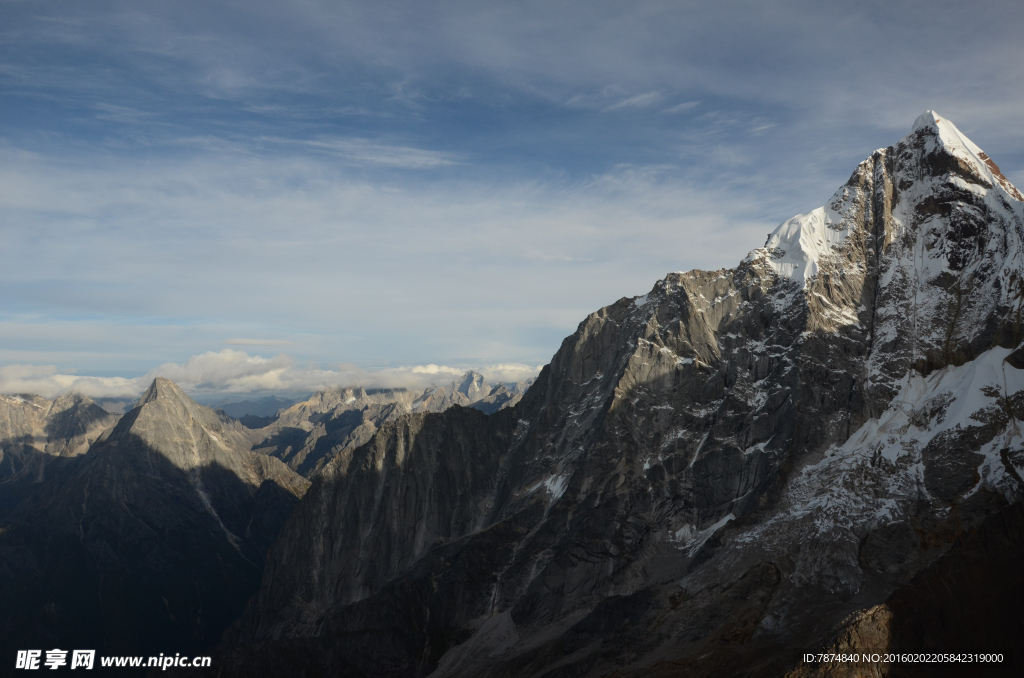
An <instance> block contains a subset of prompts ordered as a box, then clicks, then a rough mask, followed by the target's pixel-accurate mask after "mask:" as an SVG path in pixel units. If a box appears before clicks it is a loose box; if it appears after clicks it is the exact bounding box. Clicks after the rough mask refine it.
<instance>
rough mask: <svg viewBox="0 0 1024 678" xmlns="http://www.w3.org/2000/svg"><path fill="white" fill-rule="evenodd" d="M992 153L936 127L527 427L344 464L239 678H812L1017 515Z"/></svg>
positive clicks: (863, 173) (1006, 292) (557, 380)
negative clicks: (913, 591) (1005, 516)
mask: <svg viewBox="0 0 1024 678" xmlns="http://www.w3.org/2000/svg"><path fill="white" fill-rule="evenodd" d="M971 147H972V145H970V144H969V142H968V141H966V140H965V139H964V138H963V137H962V136H959V134H958V133H957V132H956V131H955V129H954V128H952V127H951V126H949V125H948V123H944V122H942V121H941V120H939V119H938V118H937V117H934V116H933V117H931V118H928V117H927V116H923V117H922V122H921V124H919V125H917V126H915V130H914V131H913V132H912V134H911V135H909V136H908V137H906V138H905V139H904V140H903V141H901V142H900V143H899V144H897V145H895V146H893V147H890V148H887V149H882V150H879V151H877V152H876V153H874V154H873V155H872V156H871V157H870V158H869V159H868V160H866V161H865V162H863V163H861V165H860V166H859V167H858V168H857V170H856V171H855V172H854V174H853V175H852V176H851V177H850V180H849V181H848V182H847V184H846V185H845V186H843V187H842V188H841V189H840V190H839V191H838V192H837V193H836V195H835V196H834V197H833V200H832V201H830V203H829V205H828V206H826V207H825V208H822V209H820V210H816V211H815V212H813V213H809V214H808V215H802V216H801V217H798V218H796V219H795V221H794V222H792V223H791V224H790V226H792V227H793V228H795V229H797V231H780V233H782V235H786V234H787V233H788V235H786V238H788V240H787V239H786V238H781V239H779V238H776V239H774V240H770V241H769V243H773V242H774V243H776V245H777V246H776V245H773V246H772V247H766V248H762V249H759V250H755V251H754V252H752V253H751V255H750V256H749V257H748V258H747V259H746V260H744V262H742V263H741V264H740V265H739V266H738V267H737V268H735V269H731V270H722V271H712V272H706V271H691V272H689V273H673V274H670V275H669V276H667V277H666V278H665V279H664V280H662V281H660V282H658V283H657V285H655V287H654V289H652V290H651V292H650V293H649V294H647V295H645V296H644V297H641V298H637V299H623V300H620V301H619V302H617V303H616V304H613V305H611V306H609V307H606V308H604V309H601V310H600V311H598V312H596V313H593V314H591V315H590V316H589V317H588V318H586V319H585V320H584V321H583V322H582V323H581V324H580V326H579V328H578V329H577V331H576V332H575V333H574V334H573V335H572V336H571V337H569V338H567V339H566V340H565V341H564V342H563V344H562V346H561V348H560V349H559V351H558V353H557V354H556V355H555V356H554V358H553V359H552V361H551V364H550V365H549V366H548V367H546V368H545V369H544V370H543V371H542V373H541V375H540V376H539V377H538V379H537V381H536V383H535V384H534V385H533V386H532V387H531V388H530V390H529V391H528V392H527V393H526V395H525V396H524V397H523V399H522V401H521V402H520V403H519V404H518V405H516V406H515V407H513V408H508V409H504V410H500V411H498V412H496V413H495V414H493V415H491V416H489V417H487V416H483V415H482V414H480V413H477V412H472V411H470V410H468V409H465V408H452V409H449V410H446V411H445V412H443V413H441V414H434V415H415V416H411V417H403V418H399V419H397V420H393V421H390V422H388V423H386V424H385V425H384V426H382V427H381V428H380V430H379V431H378V432H376V433H375V435H374V436H373V437H372V438H371V439H369V440H368V442H366V444H364V445H362V446H361V447H358V448H356V449H354V450H349V451H348V452H343V453H341V454H339V455H338V456H337V457H336V458H335V459H333V460H332V461H331V462H330V463H329V464H327V465H326V466H325V467H324V470H323V472H322V473H321V474H320V475H319V476H318V477H317V479H316V481H315V483H314V485H313V487H312V488H311V490H310V491H309V493H308V494H307V495H306V496H305V498H304V499H303V501H302V502H301V504H300V506H299V508H298V509H297V510H296V512H295V513H294V514H293V515H292V516H291V518H289V521H288V523H287V524H286V526H285V528H284V529H283V530H282V532H281V535H280V536H279V538H278V540H277V541H276V542H275V544H274V546H273V547H272V549H271V551H270V553H269V555H268V562H267V567H266V570H265V572H264V577H263V580H262V583H261V585H260V590H259V593H258V594H257V595H256V596H255V597H254V598H253V600H252V601H251V602H250V604H249V605H248V606H247V608H246V611H245V613H244V614H243V615H242V617H241V618H240V620H239V621H238V622H237V623H236V624H235V625H233V626H232V628H231V629H230V630H229V632H228V633H227V634H226V635H225V641H224V643H223V644H222V646H221V654H220V655H219V659H218V661H217V664H218V666H220V675H224V676H229V675H230V676H234V675H238V676H242V675H296V674H298V675H302V674H303V673H304V674H305V675H341V676H345V675H351V676H380V677H384V676H408V677H413V676H426V675H431V676H433V677H435V678H455V677H465V678H470V677H473V678H477V677H481V676H482V677H488V678H519V677H521V676H532V677H536V678H540V677H549V678H554V677H556V676H559V677H560V676H588V677H589V676H594V677H596V676H611V675H614V676H617V677H620V678H621V677H630V678H634V677H635V678H640V677H641V676H644V677H647V676H678V675H687V676H722V675H770V676H778V675H783V674H785V673H786V672H787V671H789V670H791V669H794V661H795V660H796V659H797V658H798V654H799V649H803V650H808V651H809V650H811V649H812V648H819V647H823V646H824V645H825V644H826V643H827V642H829V639H830V638H831V635H830V634H831V633H832V632H833V631H834V629H835V628H837V625H840V624H841V622H842V621H843V620H844V619H847V618H848V617H849V615H851V614H856V613H859V612H863V611H864V610H872V609H874V608H876V607H877V606H879V605H883V604H885V603H886V601H887V600H889V599H890V597H891V596H894V595H895V594H896V593H897V592H899V591H902V590H904V587H907V586H912V584H911V582H913V581H915V577H917V576H919V575H921V573H923V572H928V571H929V568H931V567H933V566H936V565H935V564H936V563H937V562H942V561H941V559H942V558H943V556H944V554H947V553H952V552H953V551H951V549H952V548H953V544H954V543H955V542H956V540H957V539H958V538H959V537H961V536H962V535H964V534H967V533H969V532H970V531H971V530H975V529H976V528H978V526H979V525H982V524H984V523H985V521H986V519H987V518H989V517H990V516H994V515H999V514H1000V512H1001V511H1004V510H1005V509H1006V507H1007V506H1016V505H1018V504H1019V501H1020V498H1021V496H1022V495H1024V483H1021V481H1020V471H1021V468H1020V467H1018V464H1020V461H1021V456H1020V455H1019V454H1018V453H1017V452H1016V451H1017V450H1019V449H1021V447H1022V446H1021V438H1020V436H1021V432H1020V428H1019V425H1018V419H1019V418H1020V417H1021V412H1022V407H1024V375H1022V372H1021V370H1019V369H1018V368H1017V367H1016V366H1015V365H1014V363H1015V358H1013V357H1012V356H1014V355H1015V353H1014V349H1015V348H1016V347H1017V346H1018V344H1019V342H1020V340H1021V339H1022V338H1024V324H1022V317H1021V299H1022V298H1024V295H1021V294H1020V290H1021V289H1024V268H1022V266H1024V258H1022V257H1021V253H1022V252H1024V206H1022V205H1021V203H1020V202H1019V201H1017V198H1015V197H1013V193H1012V192H1011V191H1010V189H1009V188H1007V186H1008V184H1005V185H1004V183H1003V182H1004V180H1000V179H998V178H994V176H993V175H992V174H991V172H990V171H989V170H988V169H986V167H988V165H987V164H985V163H984V162H983V160H982V159H980V156H978V155H977V153H976V152H975V151H972V150H970V149H971ZM965 182H966V183H965ZM967 184H970V185H969V186H968V185H967ZM1010 188H1012V187H1010ZM793 224H795V226H794V225H793ZM840 233H841V234H842V236H840V235H838V234H840ZM780 237H781V236H780ZM826 240H829V241H830V242H832V243H834V244H832V245H829V246H826V245H825V244H824V243H825V241H826ZM786 247H788V248H789V249H790V250H791V251H788V252H787V251H782V250H783V249H784V248H786ZM801 248H805V249H801ZM812 250H813V251H814V252H819V254H814V257H816V258H814V257H811V255H810V254H807V253H808V252H811V251H812ZM794 252H795V253H796V254H794ZM797 254H799V255H801V256H803V255H805V254H806V255H807V257H805V258H803V259H801V258H800V256H796V255H797ZM812 254H813V252H812ZM811 259H813V261H812V260H811ZM794 262H795V263H794ZM812 263H813V265H814V266H815V268H816V273H815V275H813V276H811V277H809V278H807V279H804V278H803V277H802V275H801V274H800V270H804V269H800V268H799V267H801V266H810V265H811V264H812ZM787 266H789V267H790V268H789V269H787V268H786V267H787ZM999 529H1006V530H1009V529H1010V527H1009V526H1004V527H1003V528H999ZM1008 534H1010V536H1011V537H1012V534H1013V533H1012V532H1010V533H1008ZM965 548H967V549H968V551H970V549H971V548H974V547H965ZM971 557H973V556H971ZM1016 558H1017V556H1014V555H1010V556H1009V560H1008V561H1007V562H1010V563H1013V562H1019V560H1015V559H1016ZM936 567H939V566H936ZM1022 569H1024V568H1022ZM942 577H945V578H944V579H941V581H942V582H946V583H950V584H951V585H956V584H955V581H954V580H955V579H956V578H955V577H954V576H953V575H952V574H949V575H942ZM937 585H938V584H937ZM906 590H910V589H906ZM922 590H926V589H922ZM907 595H909V594H907ZM922 595H923V594H922ZM948 604H949V605H955V604H956V603H955V596H953V597H952V598H949V599H948ZM901 614H902V613H901ZM883 617H884V618H885V619H889V620H895V621H894V622H893V623H896V624H899V623H900V619H902V618H903V617H901V616H900V614H896V613H895V612H892V613H890V612H887V613H886V614H885V615H882V614H881V613H880V612H879V613H878V614H875V613H871V614H866V613H865V614H862V615H861V617H860V618H863V619H867V620H869V621H870V623H871V624H876V625H877V624H881V623H882V621H881V620H882V618H883ZM973 618H974V617H971V619H973ZM867 623H868V622H865V624H867ZM885 623H888V622H885ZM964 623H969V622H968V621H965V622H964ZM864 628H865V629H867V626H865V627H864ZM906 628H907V630H906V631H905V633H907V634H910V633H912V632H914V633H917V632H918V631H913V629H915V628H917V627H915V626H914V625H913V624H910V626H907V627H906ZM950 628H953V627H952V626H951V627H950ZM901 633H904V631H901ZM928 633H932V635H931V636H927V635H926V633H925V631H920V634H921V640H920V642H922V643H925V642H934V639H937V638H939V637H940V636H938V635H935V633H938V631H935V632H931V631H929V632H928ZM979 633H984V632H983V631H979ZM862 635H863V637H865V638H866V637H868V636H869V635H871V634H868V633H867V631H865V633H864V634H862ZM874 636H878V634H874ZM874 636H872V637H874ZM910 637H911V636H910V635H907V636H906V638H910ZM929 638H930V639H932V640H929ZM901 642H902V641H901ZM907 642H911V641H909V640H908V641H907ZM915 642H916V641H915ZM794 648H797V649H794Z"/></svg>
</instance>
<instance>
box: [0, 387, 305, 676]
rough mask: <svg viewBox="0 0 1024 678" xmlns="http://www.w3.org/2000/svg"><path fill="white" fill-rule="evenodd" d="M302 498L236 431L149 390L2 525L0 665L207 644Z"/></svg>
mask: <svg viewBox="0 0 1024 678" xmlns="http://www.w3.org/2000/svg"><path fill="white" fill-rule="evenodd" d="M72 428H74V427H72ZM74 430H77V429H74ZM307 487H308V482H307V481H305V480H304V479H303V478H301V477H299V476H297V475H296V474H295V473H293V472H292V471H290V470H289V469H288V468H287V467H286V466H285V465H284V464H282V463H281V462H279V461H278V460H276V459H271V458H269V457H265V456H262V455H256V454H253V453H251V452H249V451H248V441H247V439H246V437H245V431H244V429H243V428H242V427H241V426H240V425H238V424H237V423H235V422H233V421H231V420H229V419H226V418H224V419H221V418H220V417H218V416H217V415H216V414H215V413H214V412H213V411H211V410H209V409H207V408H204V407H201V406H200V405H198V404H196V403H195V402H193V401H192V400H191V399H190V398H188V397H187V396H186V395H185V394H184V393H182V392H181V390H180V389H178V387H177V386H175V385H174V384H173V383H171V382H169V381H167V380H166V379H157V380H156V381H154V382H153V384H152V386H150V388H149V390H148V391H147V392H146V394H145V395H144V396H143V397H142V399H141V400H140V401H139V405H138V406H137V407H136V408H135V409H133V410H131V411H130V412H128V413H127V414H125V415H124V416H123V417H122V418H121V419H120V421H118V423H117V425H116V426H114V427H113V428H110V429H108V430H107V431H106V432H105V433H104V434H103V435H102V436H101V437H100V438H98V439H97V440H96V441H95V442H94V443H93V444H92V446H91V447H90V448H89V450H88V452H86V453H85V454H80V455H78V456H76V457H74V458H71V459H66V460H64V463H62V464H60V465H58V466H55V467H53V468H51V469H50V471H49V472H48V473H47V474H46V476H45V477H44V478H37V479H36V480H35V482H32V483H30V484H27V485H25V486H24V487H23V488H22V489H23V490H24V492H23V493H22V494H21V495H20V497H19V498H20V501H19V502H18V503H17V505H16V507H15V508H14V509H13V511H12V512H11V513H10V515H7V516H5V517H3V518H2V522H0V654H3V655H4V656H13V654H14V650H15V649H25V648H39V647H45V648H53V647H59V648H68V647H74V648H93V649H96V650H97V651H98V652H99V653H100V654H108V653H109V654H131V655H136V654H140V655H141V654H159V653H160V652H168V651H170V652H171V653H173V652H182V653H185V652H193V653H196V652H199V651H201V650H203V649H205V648H207V647H209V646H210V645H211V644H213V643H215V642H216V641H217V640H218V639H219V638H220V635H221V633H222V632H223V630H224V628H225V627H226V626H227V624H228V623H229V622H230V621H231V620H232V619H234V618H235V617H236V616H237V615H238V614H239V612H240V611H241V609H242V607H243V605H244V604H245V601H246V600H247V598H248V597H249V596H250V595H251V593H252V591H253V590H254V589H255V587H256V584H257V582H258V581H259V577H260V574H261V572H262V569H263V559H264V555H265V553H266V551H267V549H268V548H269V546H270V544H271V542H272V541H273V539H274V538H275V536H276V535H277V532H278V530H279V529H280V527H281V525H282V524H283V522H284V520H285V518H286V517H287V516H288V514H289V513H290V512H291V510H292V509H293V507H294V506H295V504H296V503H297V501H298V498H299V496H301V494H302V493H303V492H304V491H305V489H306V488H307ZM6 491H7V488H5V487H3V486H0V496H4V493H5V492H6Z"/></svg>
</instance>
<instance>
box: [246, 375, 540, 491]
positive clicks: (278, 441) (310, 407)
mask: <svg viewBox="0 0 1024 678" xmlns="http://www.w3.org/2000/svg"><path fill="white" fill-rule="evenodd" d="M528 386H529V383H527V382H521V383H517V384H512V385H511V386H506V385H504V384H498V385H491V384H488V383H487V381H486V380H485V379H484V376H483V375H482V374H479V373H478V372H467V373H466V374H464V375H463V376H462V378H460V379H458V380H456V381H453V382H452V383H450V384H447V385H445V386H439V387H436V388H429V389H426V390H425V391H410V390H406V389H365V388H343V389H334V390H328V391H320V392H318V393H315V394H313V396H312V397H311V398H309V399H308V400H305V401H303V402H300V403H297V404H295V405H293V406H291V407H289V408H287V409H283V410H281V411H280V412H278V413H277V416H276V417H275V418H274V420H273V421H271V422H269V423H267V425H266V426H263V427H262V428H260V429H258V430H256V431H254V432H253V433H252V434H251V435H250V438H252V439H253V441H254V442H253V449H254V450H255V451H257V452H259V453H261V454H266V455H270V456H273V457H276V458H278V459H281V460H282V461H284V462H285V463H286V464H288V466H289V467H290V468H292V469H293V470H295V471H297V472H298V473H301V474H302V475H304V476H306V477H307V478H309V477H313V476H315V475H316V474H318V473H319V472H320V470H321V469H323V468H324V466H325V465H326V464H327V463H328V462H329V461H330V460H331V459H333V458H334V457H335V456H337V455H338V454H341V453H343V452H346V451H351V450H352V449H354V448H356V447H358V446H360V445H362V444H364V443H366V442H367V441H369V440H370V438H372V437H373V435H374V434H375V433H376V432H377V430H378V429H379V428H380V427H381V426H383V425H384V423H385V422H389V421H394V420H396V419H398V418H399V417H402V416H404V415H406V414H409V413H411V412H443V411H444V410H446V409H448V408H449V407H452V406H454V405H462V406H463V407H472V408H474V409H478V410H480V411H482V412H485V413H487V414H491V413H493V412H497V411H498V410H500V409H502V408H504V407H511V406H512V405H515V404H516V403H517V402H519V400H520V399H521V398H522V397H523V393H525V392H526V388H527V387H528Z"/></svg>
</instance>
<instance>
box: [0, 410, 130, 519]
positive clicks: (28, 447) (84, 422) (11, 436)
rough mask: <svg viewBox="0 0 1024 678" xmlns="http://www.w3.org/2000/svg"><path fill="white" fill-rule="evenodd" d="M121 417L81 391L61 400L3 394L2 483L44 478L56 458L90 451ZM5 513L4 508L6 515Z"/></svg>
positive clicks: (0, 422) (0, 510) (0, 419)
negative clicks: (98, 439) (104, 432)
mask: <svg viewBox="0 0 1024 678" xmlns="http://www.w3.org/2000/svg"><path fill="white" fill-rule="evenodd" d="M117 420H118V417H117V416H116V415H114V414H110V413H109V412H107V411H106V410H104V409H103V408H101V407H99V406H98V405H96V403H94V402H93V401H92V400H91V399H89V398H88V397H86V396H82V395H78V394H68V395H62V396H60V397H58V398H56V399H55V400H47V399H45V398H40V397H39V396H35V395H27V394H21V395H0V485H7V486H9V487H13V486H15V485H20V484H25V483H32V482H39V481H41V480H42V479H43V478H45V477H46V469H47V466H48V464H50V463H51V462H54V461H55V460H54V458H55V457H73V456H76V455H79V454H83V453H85V451H86V450H88V449H89V445H91V444H92V442H93V441H94V440H96V438H98V437H99V436H100V434H101V433H103V431H104V430H105V429H107V428H109V427H110V426H113V425H114V423H116V422H117ZM57 463H58V464H59V463H60V462H57ZM8 498H9V497H8ZM0 506H2V502H0ZM8 508H9V507H8ZM3 512H4V510H3V508H0V515H3Z"/></svg>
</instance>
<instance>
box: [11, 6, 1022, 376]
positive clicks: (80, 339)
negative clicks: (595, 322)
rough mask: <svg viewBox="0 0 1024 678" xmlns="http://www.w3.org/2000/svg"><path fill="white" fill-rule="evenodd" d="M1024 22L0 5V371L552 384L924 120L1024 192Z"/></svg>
mask: <svg viewBox="0 0 1024 678" xmlns="http://www.w3.org/2000/svg"><path fill="white" fill-rule="evenodd" d="M1022 15H1024V6H1021V5H1020V4H1018V3H1005V2H998V3H997V2H974V3H944V2H860V3H823V2H751V3H745V2H723V3H704V2H699V3H698V2H694V3H689V2H644V1H642V0H641V1H637V2H629V3H626V2H599V1H598V2H558V1H551V0H547V1H545V2H502V3H481V2H394V1H389V0H381V1H379V2H359V3H346V2H315V1H299V2H261V1H260V0H255V1H248V2H222V1H217V0H213V1H204V2H187V1H183V2H182V1H179V2H173V3H170V2H145V1H139V0H133V1H132V2H103V1H92V2H88V3H85V2H79V1H74V2H67V1H47V0H32V1H15V2H12V1H10V0H0V123H2V126H0V237H2V248H0V390H6V391H11V390H26V389H32V390H37V391H40V392H47V393H53V392H56V391H57V390H59V389H61V388H67V387H68V384H70V383H71V381H73V378H74V377H70V376H68V375H77V376H79V377H82V376H95V377H97V378H98V379H96V380H92V381H86V380H80V382H79V386H80V387H83V386H85V385H86V384H89V388H91V389H93V391H94V392H95V393H96V394H105V393H114V392H120V391H131V390H132V389H137V388H138V384H139V383H141V381H142V380H144V379H145V378H148V377H150V376H152V375H153V374H155V373H157V372H160V373H167V374H174V375H176V376H177V378H179V379H180V380H182V382H183V383H184V384H185V385H187V386H188V387H189V388H191V389H192V390H193V392H202V391H208V392H215V391H224V390H227V391H249V390H261V389H263V390H268V389H269V390H277V391H285V390H289V389H291V390H303V389H306V388H313V387H316V386H320V385H328V384H338V383H347V382H352V381H362V382H365V383H371V382H372V383H388V384H391V383H395V384H397V383H405V382H409V383H416V384H418V383H421V382H422V380H425V379H429V378H439V377H438V375H442V376H444V375H447V374H448V373H449V372H448V371H446V369H447V368H451V369H452V370H456V371H457V370H459V369H462V368H464V367H481V368H486V369H487V370H489V372H486V373H488V374H491V375H492V376H493V377H494V378H512V377H515V376H517V375H520V374H528V373H530V372H531V371H534V370H535V369H536V367H537V366H538V365H541V364H543V363H546V362H547V361H548V360H549V358H550V356H551V355H552V354H553V353H554V351H555V350H556V349H557V348H558V345H559V343H560V342H561V339H562V338H563V337H564V336H566V335H568V334H570V333H571V332H572V330H573V329H574V328H575V326H576V324H577V323H578V322H579V321H580V320H582V319H583V317H585V315H586V314H587V313H589V312H591V311H593V310H596V309H597V308H599V307H601V306H603V305H606V304H608V303H611V302H614V301H615V300H616V299H618V298H619V297H622V296H632V295H637V294H643V293H644V292H646V291H647V290H648V289H650V287H651V286H652V285H653V283H654V282H655V281H656V280H657V279H658V278H660V277H662V276H663V275H664V274H665V273H667V272H669V271H674V270H687V269H690V268H705V269H715V268H721V267H726V266H732V265H735V263H736V262H737V261H738V260H739V259H740V258H742V257H743V256H744V255H745V254H746V252H747V251H749V250H750V249H752V248H754V247H757V246H760V245H761V244H763V242H764V238H765V234H766V233H767V232H769V231H770V230H772V229H773V228H774V227H775V226H776V225H777V224H778V223H780V222H781V221H783V220H784V219H787V218H788V217H790V216H792V215H794V214H797V213H801V212H806V211H809V210H811V209H813V208H815V207H817V206H819V205H821V204H823V203H824V202H825V201H826V200H827V198H828V197H829V196H830V195H831V193H832V192H833V191H834V190H835V189H836V188H837V187H838V186H839V185H840V184H841V183H842V182H843V181H845V179H846V178H847V177H848V176H849V174H850V172H851V171H852V170H853V168H854V167H855V166H856V164H857V163H858V162H859V161H860V160H862V159H863V158H865V157H867V156H868V155H869V154H870V153H871V151H873V150H874V149H875V148H878V147H882V146H886V145H889V144H892V143H894V142H896V141H897V140H899V139H900V138H901V137H902V136H903V135H905V134H906V133H907V132H908V131H909V129H910V125H911V123H912V122H913V120H914V118H915V117H916V116H917V115H918V114H920V113H921V112H922V111H924V110H925V109H929V108H931V109H935V110H937V111H939V112H940V113H941V114H943V115H944V116H947V117H949V118H950V119H952V120H953V121H954V122H955V123H956V124H957V125H958V126H959V127H960V129H961V130H962V131H963V132H965V133H966V134H967V135H968V136H970V137H971V138H972V139H973V140H974V141H975V142H976V143H977V144H978V145H980V146H981V147H982V148H984V149H985V150H986V151H987V152H988V154H989V155H990V156H992V157H993V158H994V159H995V160H996V162H998V163H999V164H1000V165H1001V167H1002V168H1003V170H1004V173H1006V174H1007V175H1008V176H1009V177H1010V178H1011V180H1013V181H1015V183H1017V184H1018V185H1020V184H1022V183H1024V131H1022V126H1021V123H1020V121H1021V113H1022V111H1024V86H1022V85H1024V82H1022V80H1024V78H1022V75H1021V64H1022V63H1024V59H1022V57H1024V46H1022V45H1024V41H1022V40H1021V39H1020V35H1021V34H1022V29H1024V16H1022ZM428 364H435V365H440V366H443V367H441V368H420V369H419V371H416V372H414V371H413V368H414V367H415V366H423V365H428ZM190 365H191V366H192V367H189V366H190ZM381 370H383V372H382V371H381ZM268 375H269V376H268ZM385 375H388V376H385ZM414 375H419V376H414ZM114 378H119V379H114ZM417 379H419V380H420V381H416V380H417ZM403 380H405V381H403ZM410 380H411V381H410Z"/></svg>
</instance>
